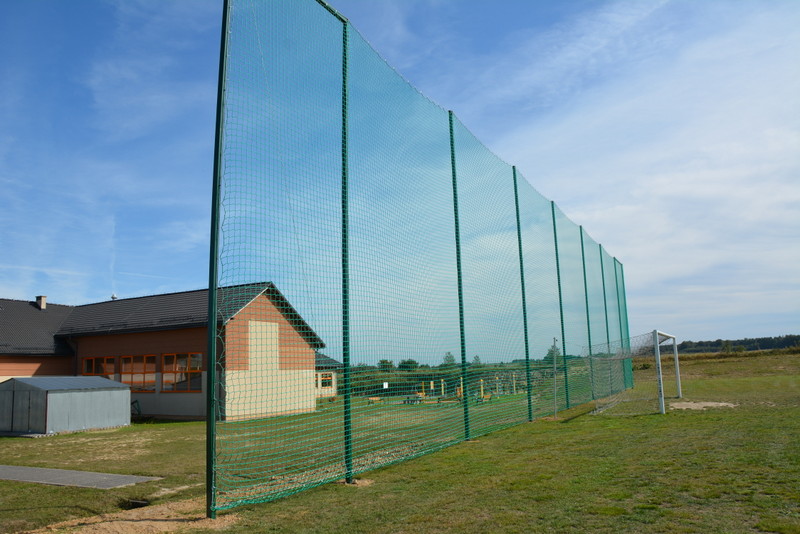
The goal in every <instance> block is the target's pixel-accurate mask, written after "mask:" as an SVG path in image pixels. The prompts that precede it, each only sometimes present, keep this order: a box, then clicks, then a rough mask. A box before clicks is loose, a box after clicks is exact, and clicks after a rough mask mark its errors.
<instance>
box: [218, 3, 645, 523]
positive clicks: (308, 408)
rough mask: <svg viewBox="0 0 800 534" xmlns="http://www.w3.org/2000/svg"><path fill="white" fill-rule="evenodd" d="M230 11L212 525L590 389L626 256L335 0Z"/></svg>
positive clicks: (222, 124) (613, 319)
mask: <svg viewBox="0 0 800 534" xmlns="http://www.w3.org/2000/svg"><path fill="white" fill-rule="evenodd" d="M225 17H226V20H225V26H224V34H223V54H222V66H221V84H220V98H219V118H220V120H219V129H218V143H217V153H216V172H215V184H214V187H215V195H214V206H213V220H214V232H213V233H212V258H211V259H212V263H211V277H210V295H211V300H210V309H211V311H212V314H211V315H210V317H212V320H211V322H210V329H211V331H212V335H211V337H210V343H209V357H210V358H209V370H210V371H211V372H209V373H208V379H209V383H208V387H207V390H208V393H209V418H208V424H209V434H208V435H209V443H208V447H209V454H208V459H209V475H208V491H209V500H208V506H209V511H210V513H213V512H214V511H216V510H223V509H227V508H231V507H234V506H238V505H241V504H245V503H253V502H263V501H268V500H272V499H275V498H278V497H281V496H285V495H289V494H292V493H294V492H297V491H301V490H303V489H307V488H310V487H313V486H315V485H319V484H323V483H326V482H330V481H333V480H337V479H346V480H352V478H353V477H354V476H355V475H357V474H359V473H362V472H364V471H366V470H370V469H374V468H377V467H380V466H384V465H388V464H391V463H395V462H398V461H402V460H406V459H409V458H413V457H415V456H419V455H421V454H426V453H429V452H431V451H435V450H438V449H441V448H442V447H445V446H448V445H451V444H453V443H457V442H460V441H463V440H465V439H470V438H474V437H477V436H480V435H483V434H486V433H488V432H491V431H493V430H496V429H500V428H504V427H508V426H510V425H515V424H519V423H522V422H525V421H530V420H533V419H534V418H536V417H541V416H544V415H549V414H552V413H553V412H554V411H559V410H563V409H567V408H570V407H571V406H575V405H577V404H581V403H584V402H587V401H590V400H592V399H594V398H596V396H597V393H598V391H599V389H598V387H596V385H595V384H594V380H595V378H596V375H597V373H595V372H594V371H593V368H592V365H593V360H592V358H591V357H590V356H592V355H591V354H586V353H585V351H584V347H587V346H592V347H594V346H596V345H597V344H598V343H601V344H602V343H604V344H605V346H606V347H611V346H612V345H614V344H616V345H620V343H622V342H620V340H621V339H624V338H626V337H627V310H626V308H625V293H624V283H623V272H622V265H621V264H620V263H619V262H618V261H617V260H616V259H615V258H613V257H611V256H610V255H609V254H608V253H607V252H606V251H605V250H604V249H603V248H602V247H601V246H600V245H599V244H598V243H596V242H595V241H593V240H592V239H591V237H589V235H588V234H587V233H586V232H585V231H584V229H583V228H582V227H580V226H578V225H576V224H575V223H573V222H572V221H571V220H570V219H569V218H568V217H567V216H566V215H565V214H564V213H563V212H562V211H561V210H560V209H559V208H558V206H556V205H555V204H554V203H552V202H551V201H549V200H547V199H545V198H544V197H543V196H542V195H541V194H539V193H538V192H537V191H536V190H535V189H534V188H533V187H532V186H531V185H530V184H529V182H528V181H527V180H526V179H525V178H524V177H523V176H522V174H521V173H519V172H518V171H517V169H516V168H515V167H513V166H511V165H509V164H507V163H505V162H503V161H502V160H500V159H499V158H498V157H497V156H496V155H495V154H493V153H492V152H491V151H490V150H489V149H487V148H486V147H485V146H484V145H483V144H482V143H481V142H480V140H478V139H477V138H476V137H475V136H474V135H473V134H472V133H471V132H470V131H469V130H468V129H467V128H466V127H465V126H464V125H463V124H462V123H461V122H460V121H459V119H458V118H457V117H456V116H455V115H454V114H453V113H452V112H449V111H447V110H445V109H443V108H441V107H439V106H438V105H436V104H435V103H433V102H431V101H430V100H429V99H427V98H426V97H425V96H424V95H422V94H420V93H419V92H418V91H417V90H416V89H415V88H414V87H413V86H411V85H410V84H409V83H408V82H407V81H406V80H404V79H403V78H402V77H401V76H400V75H399V74H398V73H397V72H395V71H394V70H393V69H392V68H391V67H390V66H389V65H387V63H386V62H385V61H384V60H383V59H382V58H381V57H380V56H379V55H378V53H377V52H376V51H375V50H374V49H373V48H372V47H371V46H370V45H369V44H368V43H367V42H366V41H365V40H364V39H363V38H362V37H361V36H360V35H359V34H358V32H357V31H356V30H355V29H354V28H352V26H350V24H349V23H348V22H347V20H346V19H345V18H344V17H343V16H342V15H340V14H338V13H336V12H335V11H334V10H333V9H331V8H330V7H329V6H327V4H325V3H324V2H322V1H320V0H228V1H227V2H226V8H225ZM607 374H608V373H605V374H603V375H602V376H603V377H604V379H605V377H606V375H607ZM598 376H599V375H598ZM631 377H632V375H631ZM625 380H627V382H624V383H623V386H627V387H630V384H629V382H630V380H628V377H627V375H626V376H625ZM606 389H608V388H606ZM611 389H614V391H615V392H616V390H617V389H618V387H617V386H616V385H614V387H613V388H611ZM608 391H610V389H608Z"/></svg>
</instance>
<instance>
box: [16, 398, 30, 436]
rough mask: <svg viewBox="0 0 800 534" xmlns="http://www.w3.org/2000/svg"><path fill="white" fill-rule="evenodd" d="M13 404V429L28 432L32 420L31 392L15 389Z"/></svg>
mask: <svg viewBox="0 0 800 534" xmlns="http://www.w3.org/2000/svg"><path fill="white" fill-rule="evenodd" d="M12 404H13V406H14V408H13V410H12V413H11V431H12V432H27V431H28V430H29V429H30V420H31V392H30V391H14V397H13V400H12Z"/></svg>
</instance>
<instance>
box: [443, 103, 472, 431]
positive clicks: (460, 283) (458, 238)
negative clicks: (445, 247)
mask: <svg viewBox="0 0 800 534" xmlns="http://www.w3.org/2000/svg"><path fill="white" fill-rule="evenodd" d="M447 118H448V122H449V124H450V173H451V176H452V178H453V216H454V217H455V239H456V273H457V276H458V326H459V331H460V336H461V380H462V381H463V385H462V386H461V400H462V404H463V405H464V439H465V440H468V439H470V428H469V400H468V398H467V390H469V377H468V376H467V343H466V339H467V338H466V334H465V331H464V328H465V326H464V285H463V277H462V272H461V229H460V227H459V222H458V221H459V219H458V179H457V174H456V142H455V134H454V131H453V112H452V111H448V112H447Z"/></svg>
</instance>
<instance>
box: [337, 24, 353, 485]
mask: <svg viewBox="0 0 800 534" xmlns="http://www.w3.org/2000/svg"><path fill="white" fill-rule="evenodd" d="M340 20H341V21H342V366H343V369H342V387H343V388H344V399H343V401H344V469H345V482H347V483H348V484H352V482H353V428H352V413H351V396H352V391H351V387H350V386H351V384H350V248H349V247H350V241H349V233H348V232H349V214H348V164H347V163H348V159H347V148H348V141H347V135H348V128H347V104H348V93H347V57H348V53H347V49H348V40H349V39H348V38H349V35H348V34H349V32H348V24H347V20H346V19H340Z"/></svg>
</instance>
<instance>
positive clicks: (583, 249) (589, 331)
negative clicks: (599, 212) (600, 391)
mask: <svg viewBox="0 0 800 534" xmlns="http://www.w3.org/2000/svg"><path fill="white" fill-rule="evenodd" d="M578 228H579V229H580V232H581V265H582V266H583V299H584V303H585V306H586V338H587V339H588V340H589V383H590V384H591V388H592V400H594V397H595V395H594V372H593V368H594V362H593V361H592V323H591V318H590V314H589V282H588V280H587V278H586V247H585V245H584V242H583V226H579V227H578Z"/></svg>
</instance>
